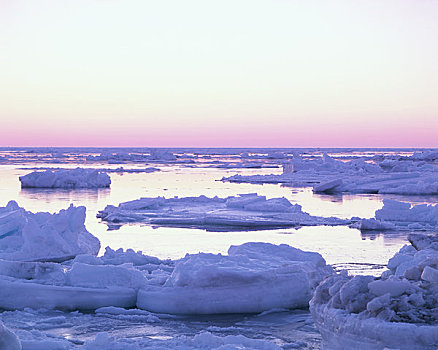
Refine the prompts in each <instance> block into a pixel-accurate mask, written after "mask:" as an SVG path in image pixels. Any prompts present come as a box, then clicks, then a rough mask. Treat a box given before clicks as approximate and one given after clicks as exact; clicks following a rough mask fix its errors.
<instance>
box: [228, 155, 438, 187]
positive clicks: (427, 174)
mask: <svg viewBox="0 0 438 350" xmlns="http://www.w3.org/2000/svg"><path fill="white" fill-rule="evenodd" d="M222 180H223V181H230V182H248V183H282V184H287V185H289V186H296V187H302V186H304V187H309V186H310V187H313V189H314V191H315V192H323V193H341V192H350V193H381V194H404V195H435V194H438V168H437V167H436V166H435V165H433V164H430V163H427V162H426V161H415V160H393V159H384V160H382V161H381V162H374V163H370V161H369V160H368V159H364V158H360V159H354V160H351V161H347V162H343V161H341V160H336V159H333V158H331V157H330V156H329V155H327V154H324V156H323V157H322V158H316V159H303V158H302V157H301V156H300V155H299V154H295V155H294V158H293V159H292V160H291V161H288V162H286V163H283V173H282V174H279V175H248V176H242V175H234V176H231V177H224V178H223V179H222Z"/></svg>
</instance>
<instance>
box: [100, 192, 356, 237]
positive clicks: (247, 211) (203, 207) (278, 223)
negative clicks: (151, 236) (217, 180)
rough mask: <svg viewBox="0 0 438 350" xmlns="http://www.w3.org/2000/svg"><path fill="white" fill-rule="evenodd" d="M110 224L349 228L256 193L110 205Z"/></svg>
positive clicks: (107, 214) (107, 210)
mask: <svg viewBox="0 0 438 350" xmlns="http://www.w3.org/2000/svg"><path fill="white" fill-rule="evenodd" d="M97 216H98V217H100V218H102V220H104V221H107V222H108V223H110V224H119V223H128V222H141V223H146V224H150V225H160V226H177V227H200V228H204V229H220V228H223V229H225V228H226V229H227V230H233V229H260V228H275V227H293V226H300V225H303V226H304V225H307V226H309V225H312V226H313V225H346V224H348V223H349V221H347V220H342V219H338V218H334V217H327V218H325V217H318V216H311V215H310V214H308V213H305V212H303V211H302V210H301V206H300V205H298V204H292V203H290V202H289V201H288V200H287V199H286V198H284V197H282V198H272V199H266V197H265V196H259V195H257V194H255V193H252V194H241V195H238V196H235V197H233V196H231V197H227V198H218V197H214V198H209V197H206V196H199V197H183V198H178V197H174V198H167V199H166V198H164V197H156V198H140V199H137V200H133V201H129V202H124V203H120V204H119V205H118V206H117V207H115V206H113V205H108V206H106V208H105V209H104V210H102V211H100V212H99V213H98V215H97Z"/></svg>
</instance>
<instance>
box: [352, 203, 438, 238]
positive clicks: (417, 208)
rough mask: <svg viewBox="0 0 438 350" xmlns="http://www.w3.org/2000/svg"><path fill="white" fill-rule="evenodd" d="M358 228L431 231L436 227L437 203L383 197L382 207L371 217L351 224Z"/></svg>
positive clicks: (437, 217)
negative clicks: (401, 200) (411, 201)
mask: <svg viewBox="0 0 438 350" xmlns="http://www.w3.org/2000/svg"><path fill="white" fill-rule="evenodd" d="M351 226H352V227H356V228H358V229H360V230H379V231H383V230H402V231H406V230H407V231H432V230H437V229H438V205H432V204H416V205H412V204H410V203H405V202H400V201H396V200H393V199H384V200H383V208H382V209H379V210H377V211H376V213H375V218H373V219H361V220H359V221H358V222H355V223H353V224H352V225H351Z"/></svg>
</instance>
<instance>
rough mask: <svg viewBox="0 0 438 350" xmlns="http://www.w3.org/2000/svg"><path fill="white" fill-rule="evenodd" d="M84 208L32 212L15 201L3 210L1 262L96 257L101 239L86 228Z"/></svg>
mask: <svg viewBox="0 0 438 350" xmlns="http://www.w3.org/2000/svg"><path fill="white" fill-rule="evenodd" d="M84 222H85V207H74V206H72V205H71V206H70V207H69V208H68V209H65V210H61V211H59V213H55V214H50V213H44V212H41V213H31V212H28V211H26V210H24V209H23V208H20V207H19V206H18V204H17V203H16V202H15V201H10V202H9V203H8V204H7V205H6V207H0V259H7V260H28V261H29V260H34V261H36V260H40V261H63V260H67V259H71V258H72V257H75V256H76V255H78V254H97V253H98V252H99V249H100V242H99V240H98V239H97V238H96V237H94V236H93V235H92V234H91V233H89V232H88V231H87V229H86V228H85V225H84Z"/></svg>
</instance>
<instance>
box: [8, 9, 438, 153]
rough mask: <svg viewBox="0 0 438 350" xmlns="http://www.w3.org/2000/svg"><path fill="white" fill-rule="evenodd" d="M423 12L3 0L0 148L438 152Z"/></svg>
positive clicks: (430, 14) (437, 28)
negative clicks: (417, 149)
mask: <svg viewBox="0 0 438 350" xmlns="http://www.w3.org/2000/svg"><path fill="white" fill-rule="evenodd" d="M436 18H438V2H437V1H433V0H429V1H426V0H410V1H407V0H387V1H378V0H367V1H356V2H352V1H349V0H335V1H333V2H326V1H316V0H309V1H305V2H304V1H298V0H296V1H294V0H281V1H277V0H263V1H262V0H252V1H250V0H235V1H231V0H223V1H217V2H215V1H212V2H205V1H201V0H187V1H184V2H181V1H176V0H174V1H172V0H163V1H160V2H157V1H149V0H144V1H143V0H141V1H140V0H132V1H128V2H126V1H122V0H112V1H100V0H77V1H75V2H72V1H68V0H41V1H38V2H35V1H32V0H16V1H2V2H0V48H1V49H2V55H0V67H1V68H0V70H1V71H0V73H1V79H0V97H1V101H0V119H1V122H2V123H1V128H0V146H158V147H178V146H180V147H190V146H193V147H203V146H205V147H221V146H222V147H227V146H228V147H231V146H233V147H250V146H254V147H259V146H260V147H276V146H278V147H438V138H437V137H436V135H437V134H438V98H437V93H436V92H437V91H438V65H437V62H438V40H436V38H437V37H438V21H437V20H436Z"/></svg>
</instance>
